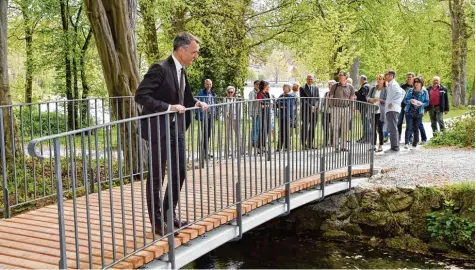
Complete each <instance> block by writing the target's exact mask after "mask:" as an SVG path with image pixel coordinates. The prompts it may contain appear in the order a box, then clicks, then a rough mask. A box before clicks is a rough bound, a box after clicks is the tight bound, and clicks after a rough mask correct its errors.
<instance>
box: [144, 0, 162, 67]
mask: <svg viewBox="0 0 476 270" xmlns="http://www.w3.org/2000/svg"><path fill="white" fill-rule="evenodd" d="M139 4H140V10H141V14H142V20H143V25H144V32H145V57H146V58H147V63H148V64H149V66H151V65H152V64H154V63H155V62H157V61H159V60H160V54H159V43H158V41H157V29H156V26H155V16H154V10H153V7H154V5H155V0H150V1H145V0H141V1H139Z"/></svg>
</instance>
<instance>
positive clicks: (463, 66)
mask: <svg viewBox="0 0 476 270" xmlns="http://www.w3.org/2000/svg"><path fill="white" fill-rule="evenodd" d="M460 37H461V40H460V45H461V47H460V57H461V60H460V76H461V104H462V105H465V106H466V105H467V104H468V99H467V98H466V91H467V86H468V82H467V79H468V37H467V36H466V24H465V23H464V22H463V25H462V27H461V35H460Z"/></svg>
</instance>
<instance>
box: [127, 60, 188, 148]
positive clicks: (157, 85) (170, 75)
mask: <svg viewBox="0 0 476 270" xmlns="http://www.w3.org/2000/svg"><path fill="white" fill-rule="evenodd" d="M183 99H184V102H183V103H184V104H182V105H184V106H185V107H186V108H189V107H194V106H195V104H196V102H197V100H196V99H195V98H194V97H193V95H192V90H191V89H190V85H189V84H188V80H187V76H185V92H184V96H183ZM135 101H136V102H137V103H138V104H140V105H142V106H143V109H142V115H147V114H153V113H157V112H165V111H167V110H168V108H169V105H175V104H179V82H178V80H177V69H176V67H175V63H174V60H173V58H172V56H169V57H168V58H167V59H166V60H164V61H162V62H159V63H155V64H153V65H152V66H151V67H150V68H149V71H147V73H146V74H145V75H144V79H143V80H142V82H141V83H140V84H139V87H138V88H137V91H136V94H135ZM170 115H171V116H172V115H173V114H170ZM159 118H160V119H159V120H160V129H157V117H153V118H150V127H151V137H152V138H151V139H152V141H153V142H154V141H157V139H158V138H157V137H158V136H157V131H160V135H159V137H160V138H163V137H164V136H165V115H164V116H160V117H159ZM171 119H172V118H171ZM185 119H186V121H185V124H186V125H185V127H186V128H188V126H189V125H190V121H191V119H190V111H187V112H186V113H185ZM147 122H148V121H147V119H143V120H141V132H142V134H141V135H142V138H144V139H146V140H147V139H148V124H147ZM172 124H173V122H172V121H171V125H172Z"/></svg>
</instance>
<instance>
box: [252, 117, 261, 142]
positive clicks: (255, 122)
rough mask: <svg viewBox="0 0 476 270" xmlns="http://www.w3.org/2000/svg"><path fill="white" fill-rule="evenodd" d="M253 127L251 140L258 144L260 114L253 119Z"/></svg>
mask: <svg viewBox="0 0 476 270" xmlns="http://www.w3.org/2000/svg"><path fill="white" fill-rule="evenodd" d="M252 125H253V126H252V128H251V141H252V145H254V146H256V145H257V144H258V136H259V116H255V117H254V119H253V123H252Z"/></svg>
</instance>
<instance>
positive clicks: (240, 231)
mask: <svg viewBox="0 0 476 270" xmlns="http://www.w3.org/2000/svg"><path fill="white" fill-rule="evenodd" d="M235 105H236V106H238V105H239V104H238V103H237V104H235ZM235 112H236V111H235ZM230 117H231V116H230ZM236 121H237V126H238V127H239V126H240V117H237V119H236ZM230 137H233V135H231V136H230ZM239 138H240V129H239V128H238V129H237V131H236V141H239ZM240 151H241V147H240V143H237V152H238V153H240ZM237 165H238V181H237V183H236V189H235V190H236V202H237V204H236V210H237V214H238V215H237V218H236V223H237V225H238V239H241V237H242V236H243V220H242V215H243V213H242V201H241V200H242V197H241V158H240V156H238V158H237Z"/></svg>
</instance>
